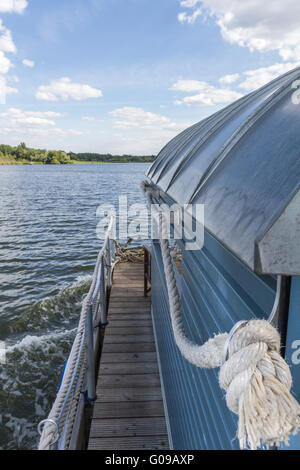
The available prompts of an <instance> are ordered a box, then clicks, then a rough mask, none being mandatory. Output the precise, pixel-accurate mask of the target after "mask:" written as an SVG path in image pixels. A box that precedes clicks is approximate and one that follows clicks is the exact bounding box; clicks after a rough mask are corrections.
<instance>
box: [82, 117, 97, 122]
mask: <svg viewBox="0 0 300 470" xmlns="http://www.w3.org/2000/svg"><path fill="white" fill-rule="evenodd" d="M82 120H83V121H88V122H92V121H95V118H94V117H92V116H83V118H82Z"/></svg>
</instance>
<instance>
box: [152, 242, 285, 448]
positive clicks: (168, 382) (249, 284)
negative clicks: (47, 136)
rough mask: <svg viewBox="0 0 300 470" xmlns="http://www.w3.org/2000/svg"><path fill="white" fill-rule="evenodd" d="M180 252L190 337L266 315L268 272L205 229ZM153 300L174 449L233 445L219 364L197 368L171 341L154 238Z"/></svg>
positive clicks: (233, 423) (271, 285) (271, 287)
mask: <svg viewBox="0 0 300 470" xmlns="http://www.w3.org/2000/svg"><path fill="white" fill-rule="evenodd" d="M181 248H182V249H183V247H181ZM183 254H184V257H183V276H182V282H181V296H182V310H183V317H184V324H185V328H186V332H187V334H188V335H189V336H190V338H191V339H192V340H193V341H195V342H198V343H200V344H201V343H203V342H205V341H206V340H207V339H208V338H210V337H212V336H213V335H214V334H215V333H219V332H224V331H229V330H230V329H231V328H232V326H233V325H234V323H236V322H237V321H239V320H245V319H250V318H253V317H258V318H266V317H267V316H268V314H269V312H270V310H271V308H272V304H273V301H274V297H275V288H276V281H275V279H274V278H273V277H271V276H257V275H255V274H253V273H252V272H251V271H250V270H249V269H248V268H246V267H245V266H244V265H243V264H242V263H241V262H240V261H238V260H237V259H235V258H234V257H233V256H232V255H231V254H230V253H229V252H228V251H227V250H226V249H225V248H224V247H223V246H222V245H220V244H219V243H218V242H217V241H216V240H215V239H214V238H213V237H211V236H210V235H209V234H208V233H206V235H205V247H204V249H203V250H201V251H187V252H184V251H183ZM152 304H153V319H154V327H155V334H156V337H157V347H158V351H159V357H160V363H161V364H160V367H161V373H162V379H163V387H164V394H165V399H166V406H167V415H168V420H169V429H170V434H171V441H172V442H173V447H174V449H182V450H186V449H189V450H195V449H238V448H239V446H238V442H237V440H236V438H235V436H236V431H237V420H236V417H235V415H234V414H233V413H231V412H230V411H229V410H228V408H227V406H226V403H225V397H224V393H223V392H222V391H221V389H220V387H219V384H218V370H200V369H198V368H197V367H195V366H193V365H191V364H189V363H188V362H187V361H186V360H185V359H184V358H183V357H182V356H181V354H180V352H179V350H178V349H177V346H176V344H175V342H174V339H173V333H172V328H171V322H170V315H169V307H168V300H167V291H166V285H165V277H164V273H163V264H162V259H161V252H160V248H159V245H158V244H156V243H154V246H153V257H152Z"/></svg>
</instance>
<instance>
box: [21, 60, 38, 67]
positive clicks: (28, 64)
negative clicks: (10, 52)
mask: <svg viewBox="0 0 300 470" xmlns="http://www.w3.org/2000/svg"><path fill="white" fill-rule="evenodd" d="M22 64H23V65H25V67H30V68H33V67H34V66H35V63H34V61H33V60H28V59H24V60H23V61H22Z"/></svg>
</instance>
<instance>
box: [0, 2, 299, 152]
mask: <svg viewBox="0 0 300 470" xmlns="http://www.w3.org/2000/svg"><path fill="white" fill-rule="evenodd" d="M299 4H300V2H299V1H298V0H286V1H285V2H283V1H282V0H280V1H279V0H272V1H270V0H266V1H265V2H264V8H262V3H261V0H243V2H241V1H240V0H203V1H202V0H0V85H1V83H2V85H3V86H2V88H3V87H4V86H5V87H6V96H5V104H0V142H1V143H8V144H12V145H17V144H18V143H19V142H20V141H25V142H26V144H27V145H28V146H35V147H42V148H56V149H66V150H73V151H75V152H83V151H91V152H100V153H103V152H110V153H121V154H123V153H132V154H152V153H157V152H158V151H159V150H160V148H161V147H162V146H163V145H164V144H165V143H166V142H167V141H169V140H170V139H171V138H172V137H173V136H174V135H176V134H177V133H178V132H180V131H181V130H183V129H184V128H186V127H187V126H189V125H191V124H193V123H195V122H197V121H199V120H201V119H202V118H203V117H205V116H207V115H209V114H211V113H213V112H215V111H216V110H218V109H220V108H222V107H224V106H225V105H226V104H228V103H229V102H231V101H233V100H235V99H237V98H238V97H240V96H242V95H243V94H245V93H248V92H249V91H252V90H253V89H255V88H257V87H259V86H261V85H263V84H264V83H266V82H267V81H269V80H271V79H272V78H275V77H276V76H277V75H280V74H281V73H284V72H285V71H287V70H289V69H291V68H293V67H296V66H297V65H298V64H299V60H300V33H299V28H298V18H299V15H300V6H299ZM4 83H5V85H4ZM2 101H3V100H2Z"/></svg>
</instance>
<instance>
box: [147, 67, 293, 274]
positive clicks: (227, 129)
mask: <svg viewBox="0 0 300 470" xmlns="http://www.w3.org/2000/svg"><path fill="white" fill-rule="evenodd" d="M299 79H300V67H299V68H297V69H295V70H292V71H290V72H288V73H286V74H285V75H282V76H281V77H279V78H277V79H275V80H273V81H272V82H270V83H269V84H267V85H265V86H263V87H262V88H260V89H259V90H257V91H255V92H252V93H250V94H249V95H247V96H244V97H242V98H241V99H239V100H238V101H236V102H235V103H233V104H230V105H229V106H227V107H226V108H224V109H222V110H221V111H218V112H217V113H215V114H213V115H212V116H210V117H208V118H206V119H204V120H203V121H201V122H199V123H197V124H195V125H193V126H192V127H190V128H188V129H186V130H185V131H183V132H182V133H181V134H179V135H178V136H177V137H175V138H174V139H173V140H171V142H169V143H168V144H167V145H166V146H165V147H164V148H163V149H162V151H161V152H160V153H159V154H158V157H157V159H156V160H155V162H154V163H153V164H152V166H151V167H150V169H149V170H148V173H147V176H148V178H149V179H150V180H151V181H152V183H153V184H154V185H156V186H157V187H158V188H160V189H161V190H162V191H163V192H164V193H166V194H167V195H169V196H170V197H171V198H172V199H173V200H174V201H176V202H177V203H179V204H180V205H184V204H190V203H193V204H204V205H205V227H206V229H207V230H208V231H209V232H210V233H211V234H212V235H213V236H214V237H215V238H217V239H218V240H219V241H221V243H222V244H223V245H224V246H226V247H227V248H229V249H230V251H232V252H233V253H234V254H235V255H236V256H237V257H238V258H240V259H241V260H242V261H243V262H244V263H245V264H246V265H247V266H249V267H250V268H251V269H252V270H254V271H256V272H258V273H269V274H286V275H293V274H296V275H300V104H298V105H297V104H295V103H294V101H295V100H292V95H293V93H295V87H294V88H293V87H292V85H293V83H294V81H295V80H299Z"/></svg>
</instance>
